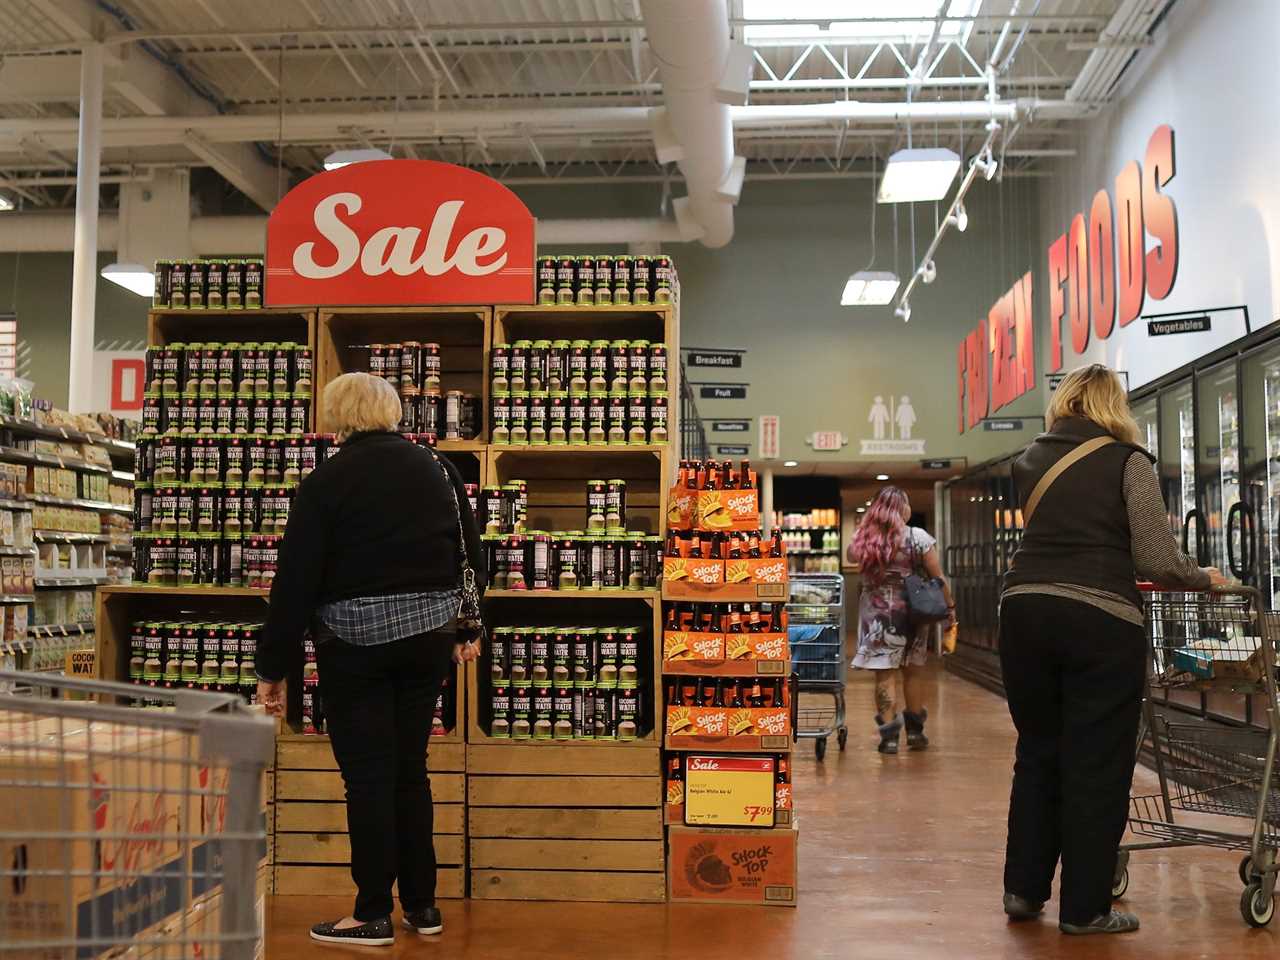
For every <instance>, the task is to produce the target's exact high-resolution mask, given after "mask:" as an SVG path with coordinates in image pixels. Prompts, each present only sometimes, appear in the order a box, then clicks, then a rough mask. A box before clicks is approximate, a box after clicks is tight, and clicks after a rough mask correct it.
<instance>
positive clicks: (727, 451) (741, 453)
mask: <svg viewBox="0 0 1280 960" xmlns="http://www.w3.org/2000/svg"><path fill="white" fill-rule="evenodd" d="M716 453H718V454H719V455H720V456H722V457H745V456H747V455H749V454H750V453H751V448H750V447H748V446H745V445H743V446H725V445H724V444H723V443H722V444H719V445H717V446H716Z"/></svg>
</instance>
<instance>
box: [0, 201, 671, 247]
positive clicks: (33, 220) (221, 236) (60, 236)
mask: <svg viewBox="0 0 1280 960" xmlns="http://www.w3.org/2000/svg"><path fill="white" fill-rule="evenodd" d="M74 233H75V218H74V216H73V215H72V214H70V213H63V212H60V213H45V212H38V213H26V212H23V213H18V212H13V213H3V214H0V253H65V252H67V251H69V250H71V248H72V240H73V235H74ZM266 236H267V218H266V217H265V216H236V217H192V218H191V235H190V240H191V250H192V252H193V253H194V254H195V255H196V256H202V257H207V256H214V255H217V254H228V255H232V256H241V255H260V254H262V253H263V251H264V249H265V245H266ZM537 238H538V243H539V244H581V245H582V246H590V245H592V244H601V243H610V244H626V243H679V242H681V241H688V240H692V239H694V238H693V237H690V236H687V235H686V234H684V233H682V232H681V229H680V226H679V225H678V224H677V223H676V222H675V221H674V220H659V219H643V218H631V217H614V218H608V219H600V220H586V219H583V220H540V221H538V228H537ZM119 243H120V218H119V216H118V215H117V214H116V213H104V214H103V215H101V216H100V217H99V218H98V249H100V250H115V249H117V247H118V246H119Z"/></svg>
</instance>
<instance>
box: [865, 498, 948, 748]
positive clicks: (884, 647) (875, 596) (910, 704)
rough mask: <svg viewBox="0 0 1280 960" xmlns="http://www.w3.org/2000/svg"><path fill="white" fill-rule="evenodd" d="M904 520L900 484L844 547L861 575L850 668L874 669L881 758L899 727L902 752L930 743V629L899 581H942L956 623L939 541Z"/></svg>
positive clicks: (874, 505)
mask: <svg viewBox="0 0 1280 960" xmlns="http://www.w3.org/2000/svg"><path fill="white" fill-rule="evenodd" d="M910 517H911V502H910V501H909V500H908V499H907V495H906V493H905V492H904V491H903V490H901V489H900V488H898V487H891V486H890V487H885V488H883V489H882V490H881V491H880V493H879V494H878V495H877V496H876V498H875V499H874V500H873V501H872V502H871V506H870V507H868V508H867V512H866V515H865V516H864V517H863V519H862V523H861V524H860V525H859V526H858V532H857V533H856V534H854V537H853V542H852V543H850V544H849V559H850V560H851V561H852V562H853V563H856V564H858V566H859V567H860V568H861V573H862V597H861V600H860V601H859V604H858V653H857V655H856V656H855V657H854V658H853V665H854V666H855V667H857V668H859V669H863V670H874V671H876V711H877V713H876V726H877V727H878V728H879V731H880V746H879V747H878V748H877V749H879V751H880V752H881V753H897V752H898V740H899V737H900V734H901V732H902V727H903V725H904V724H905V725H906V728H907V746H908V747H910V748H911V749H912V750H923V749H924V748H925V747H927V746H928V745H929V738H928V737H926V736H925V735H924V722H925V719H926V718H927V717H928V711H927V710H926V709H925V706H924V671H923V669H922V668H923V667H924V664H925V660H926V658H927V656H928V652H929V651H928V639H927V637H928V628H927V627H923V628H921V627H917V626H916V625H915V624H913V623H912V622H911V617H910V611H909V610H908V607H907V595H906V587H905V581H906V578H907V577H908V576H909V575H910V574H911V573H912V571H918V570H923V571H924V573H925V574H926V575H927V576H929V577H936V578H938V579H940V580H942V585H943V590H944V592H945V594H946V598H947V606H948V607H949V608H950V609H951V619H952V621H954V620H955V606H956V604H955V599H954V598H953V597H952V596H951V585H950V584H948V583H947V581H946V578H944V577H943V576H942V566H941V564H939V562H938V550H937V541H935V540H934V539H933V537H931V536H929V534H928V533H926V532H925V531H924V530H921V529H920V528H919V527H908V526H907V520H908V519H909V518H910ZM899 685H901V688H902V697H901V698H899V696H898V692H897V688H898V686H899ZM899 706H901V707H902V712H901V713H899V710H898V708H899Z"/></svg>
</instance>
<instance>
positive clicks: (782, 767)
mask: <svg viewBox="0 0 1280 960" xmlns="http://www.w3.org/2000/svg"><path fill="white" fill-rule="evenodd" d="M679 765H680V761H679V760H677V761H676V766H677V767H678V766H679ZM787 775H788V770H787V758H786V757H778V770H777V774H776V775H775V776H774V780H775V781H776V782H777V783H778V785H779V786H781V785H783V784H785V783H786V782H787ZM672 779H675V778H674V777H673V778H672Z"/></svg>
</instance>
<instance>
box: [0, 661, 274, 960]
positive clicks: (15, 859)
mask: <svg viewBox="0 0 1280 960" xmlns="http://www.w3.org/2000/svg"><path fill="white" fill-rule="evenodd" d="M6 687H8V688H10V689H13V688H27V689H29V690H31V691H32V694H34V695H14V694H0V960H5V958H8V957H15V958H18V957H20V958H22V960H81V958H99V957H102V958H108V957H109V958H112V960H116V958H121V960H124V958H133V957H139V958H141V957H145V958H147V960H178V958H182V960H186V958H191V957H201V958H221V960H249V958H253V957H256V956H260V955H261V950H262V946H261V937H262V911H263V903H262V901H261V899H260V897H259V893H258V889H257V884H256V880H257V876H258V864H259V862H260V861H262V859H263V857H264V855H265V853H266V817H265V814H264V812H263V811H264V806H263V801H264V792H263V771H264V770H265V769H266V767H267V765H268V764H269V762H270V759H271V755H272V750H273V742H274V726H273V724H272V723H271V721H269V720H268V719H266V718H265V717H262V716H257V715H254V714H252V713H251V712H250V711H249V710H248V708H246V707H245V706H244V704H243V701H241V700H240V698H239V697H238V696H235V695H230V694H227V695H223V694H210V693H199V692H195V691H188V690H165V689H161V688H153V689H148V690H147V695H148V697H149V698H152V699H155V700H159V701H161V703H162V704H165V705H166V706H167V707H168V709H140V708H138V707H133V706H130V704H131V703H132V702H133V698H135V697H136V696H137V694H138V688H137V687H136V686H130V685H126V684H118V683H103V682H97V681H88V680H76V679H71V678H67V677H61V676H59V677H52V676H48V675H44V674H32V673H0V689H5V688H6ZM55 696H57V697H75V698H77V699H54V697H55Z"/></svg>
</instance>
